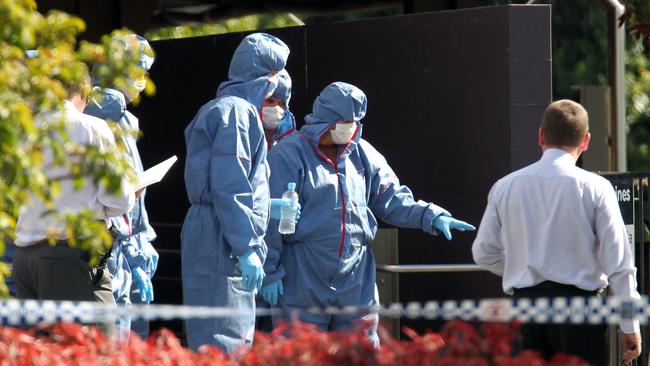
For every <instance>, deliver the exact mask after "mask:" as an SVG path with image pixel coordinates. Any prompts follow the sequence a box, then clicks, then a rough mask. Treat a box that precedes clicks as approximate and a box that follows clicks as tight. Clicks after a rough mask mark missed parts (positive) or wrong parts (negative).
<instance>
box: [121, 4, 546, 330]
mask: <svg viewBox="0 0 650 366" xmlns="http://www.w3.org/2000/svg"><path fill="white" fill-rule="evenodd" d="M550 14H551V13H550V6H499V7H489V8H474V9H467V10H456V11H444V12H436V13H423V14H416V15H408V16H399V17H389V18H380V19H371V20H363V21H354V22H344V23H331V24H322V25H314V26H307V27H296V28H284V29H275V30H272V31H269V33H272V34H274V35H276V36H278V37H280V38H281V39H282V40H284V41H285V42H286V43H287V44H288V45H289V47H290V48H291V55H290V56H289V62H288V64H287V70H288V71H289V73H290V74H291V76H292V78H293V82H294V89H293V97H292V100H291V109H292V110H293V112H294V113H295V114H296V116H297V119H298V121H299V123H300V124H302V118H303V117H304V116H305V115H306V114H307V113H308V112H309V111H310V109H311V103H312V101H313V99H314V98H315V97H316V96H317V95H318V93H319V92H320V90H321V89H322V88H323V87H324V86H326V85H327V84H329V83H330V82H332V81H337V80H340V81H346V82H350V83H352V84H355V85H357V86H358V87H360V88H361V89H362V90H364V91H365V92H366V94H367V95H368V100H369V104H368V114H367V117H366V118H365V120H364V123H365V128H364V136H363V137H364V138H366V139H367V140H368V141H370V142H371V143H372V144H373V145H374V146H375V147H377V149H378V150H379V151H380V152H382V153H383V154H384V155H385V157H386V159H387V160H388V162H389V164H390V165H391V166H392V167H393V169H394V170H395V171H396V173H397V174H398V176H399V177H400V179H401V181H402V182H403V183H405V184H407V185H408V186H409V187H410V188H411V189H412V190H413V191H414V192H415V195H416V197H417V198H419V199H422V200H425V201H432V202H434V203H436V204H439V205H441V206H443V207H445V208H447V209H448V210H450V211H451V212H452V214H453V215H454V216H456V217H458V218H461V219H464V220H466V221H469V222H471V223H473V224H475V225H478V224H479V222H480V219H481V216H482V213H483V209H484V207H485V200H486V196H487V193H488V190H489V188H490V187H491V185H492V184H493V183H494V182H495V181H496V180H497V179H498V178H500V177H501V176H503V175H505V174H507V173H509V172H510V171H512V170H514V169H517V168H520V167H522V166H524V165H526V164H528V163H531V162H533V161H534V160H536V159H537V158H538V157H539V155H540V153H539V149H538V147H537V146H536V131H537V126H538V124H539V120H540V118H541V114H542V112H543V109H544V108H545V106H546V105H547V104H548V103H549V102H550V100H551V31H550V29H551V28H550V26H551V25H550V20H551V19H550ZM244 36H245V34H240V33H237V34H227V35H219V36H208V37H199V38H188V39H179V40H168V41H159V42H154V43H153V44H152V46H153V47H154V49H155V51H156V55H157V59H156V62H155V63H154V66H153V68H152V69H151V76H152V79H153V80H154V81H155V83H156V86H157V92H156V95H155V96H154V97H152V98H147V97H145V98H143V101H142V103H141V104H140V105H139V106H137V107H136V108H134V113H135V114H136V115H137V116H139V118H140V120H141V123H140V126H141V128H142V130H143V138H142V139H141V141H140V150H141V154H142V158H143V161H144V163H145V166H149V165H152V164H155V163H157V162H159V161H161V160H163V159H164V158H166V157H167V156H169V155H172V154H176V155H178V156H179V160H180V161H179V163H177V164H176V166H174V167H173V168H172V170H171V171H170V173H169V176H168V177H167V178H166V179H165V181H164V182H163V183H162V184H158V185H155V186H152V187H150V188H149V189H148V192H147V207H148V211H149V216H150V219H151V221H152V222H153V224H154V226H155V228H156V230H157V232H158V236H159V238H158V240H157V241H156V243H155V244H156V247H157V248H159V251H160V252H161V260H160V265H159V269H158V272H157V273H156V277H155V278H154V286H155V288H156V302H159V303H181V301H182V298H181V296H182V295H181V293H182V292H181V288H180V280H179V277H180V258H179V249H180V239H179V238H180V229H181V226H182V222H183V219H184V215H185V212H186V210H187V208H188V202H187V198H186V195H185V190H184V183H183V161H184V151H185V146H184V139H183V130H184V128H185V126H186V125H187V124H188V123H189V122H190V121H191V119H192V118H193V116H194V114H195V113H196V111H197V110H198V109H199V108H200V106H201V105H203V104H204V103H205V102H207V101H208V100H210V99H212V98H214V96H215V93H216V89H217V86H218V84H219V83H220V82H221V81H223V80H225V78H226V76H227V71H228V65H229V62H230V58H231V56H232V53H233V51H234V49H235V48H236V46H237V45H238V43H239V41H240V40H241V38H242V37H244ZM473 238H474V234H472V233H454V240H453V241H451V242H447V241H446V240H445V239H444V238H440V237H431V236H429V235H427V234H424V233H422V232H419V231H416V230H406V229H400V231H399V257H400V263H401V264H409V263H414V264H415V263H417V264H420V263H471V262H472V258H471V250H470V248H471V243H472V241H473ZM499 295H501V291H500V282H499V279H498V278H497V277H496V276H493V275H491V274H488V273H486V272H478V273H468V274H458V273H455V274H409V275H402V276H401V277H400V300H401V301H403V302H407V301H426V300H432V299H459V298H476V297H494V296H499ZM403 324H406V325H409V326H415V327H416V328H422V327H424V326H428V325H431V324H429V323H426V322H421V321H417V322H415V321H405V322H403ZM157 325H160V323H158V324H155V325H154V326H157ZM164 325H165V326H171V327H172V328H175V330H176V331H180V330H179V328H178V327H179V325H178V323H165V324H164Z"/></svg>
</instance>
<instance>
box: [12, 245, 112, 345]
mask: <svg viewBox="0 0 650 366" xmlns="http://www.w3.org/2000/svg"><path fill="white" fill-rule="evenodd" d="M12 276H13V280H14V282H15V285H16V297H17V298H19V299H36V300H70V301H94V302H100V303H105V304H115V300H114V299H113V291H112V289H111V275H110V273H109V272H108V268H107V267H106V265H105V264H103V265H99V266H97V267H90V265H89V264H88V261H87V256H86V255H85V253H84V252H82V251H80V250H78V249H75V248H71V247H69V246H68V245H67V244H66V243H65V242H59V243H57V244H56V245H49V244H47V243H46V242H42V243H37V244H33V245H30V246H27V247H17V248H16V254H15V257H14V261H13V273H12ZM100 326H101V327H102V329H103V330H104V331H105V332H106V333H108V334H112V333H113V331H114V324H100Z"/></svg>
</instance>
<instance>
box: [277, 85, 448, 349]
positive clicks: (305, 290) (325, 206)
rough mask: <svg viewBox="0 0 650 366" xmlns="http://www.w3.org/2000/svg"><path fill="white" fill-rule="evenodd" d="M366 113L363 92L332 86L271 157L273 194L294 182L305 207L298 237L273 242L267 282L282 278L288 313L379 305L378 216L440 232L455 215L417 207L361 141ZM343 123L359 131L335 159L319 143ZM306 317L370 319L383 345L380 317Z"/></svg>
mask: <svg viewBox="0 0 650 366" xmlns="http://www.w3.org/2000/svg"><path fill="white" fill-rule="evenodd" d="M365 113H366V96H365V94H364V93H363V92H362V91H361V90H360V89H358V88H357V87H355V86H353V85H350V84H346V83H342V82H336V83H333V84H330V85H329V86H327V87H326V88H325V89H324V90H323V91H322V92H321V94H320V95H319V96H318V97H317V98H316V100H315V101H314V105H313V111H312V113H311V114H309V115H307V117H305V122H306V125H305V126H304V127H303V128H302V129H301V130H300V132H299V133H298V134H296V135H294V136H292V137H289V138H286V139H284V140H283V141H282V143H281V144H278V145H277V146H275V147H274V148H273V150H271V152H270V153H269V165H270V166H271V171H272V174H271V179H270V187H271V195H272V196H274V197H275V196H279V195H281V194H282V192H284V191H285V190H286V189H287V183H288V182H295V183H296V192H297V193H298V196H299V201H300V203H301V205H302V215H301V217H300V221H298V223H297V225H296V231H295V233H294V234H292V235H286V236H281V235H280V234H279V233H278V232H277V230H269V232H268V234H267V237H266V240H267V244H268V246H269V251H268V254H267V259H266V262H265V265H264V271H265V272H266V273H267V277H266V278H265V279H264V283H265V284H270V283H272V282H274V281H277V280H281V279H282V280H283V284H284V295H283V296H282V297H280V299H279V303H280V306H281V307H283V308H284V309H285V310H290V309H302V310H305V309H308V308H310V307H319V308H325V307H328V306H335V307H345V306H370V305H377V304H378V303H379V297H378V292H377V287H376V285H375V259H374V255H373V252H372V249H371V247H370V246H369V245H368V244H369V243H370V241H371V240H373V239H374V237H375V233H376V231H377V220H376V219H375V216H376V217H378V218H380V219H382V220H383V221H384V222H386V223H388V224H391V225H395V226H400V227H406V228H419V229H422V230H424V231H425V232H428V233H431V234H435V233H437V230H435V229H434V228H433V221H434V219H435V218H436V217H437V216H439V215H441V214H447V215H448V212H447V211H445V210H444V209H442V208H441V207H438V206H436V205H434V204H432V203H426V202H423V201H415V199H414V198H413V194H412V193H411V191H410V190H409V188H408V187H406V186H403V185H401V184H400V182H399V179H398V178H397V176H396V175H395V173H394V172H393V170H392V169H391V168H390V166H389V165H388V163H387V162H386V160H385V159H384V157H383V156H382V155H381V154H380V153H379V152H377V150H375V149H374V148H373V147H372V145H370V143H368V142H367V141H365V140H363V139H362V138H361V129H362V128H361V124H360V120H361V119H362V118H363V117H364V116H365ZM341 120H349V121H354V122H355V123H357V126H358V127H357V130H356V132H355V135H354V137H353V138H352V141H351V142H350V143H348V145H347V146H339V148H338V158H337V159H336V160H335V161H332V160H330V159H329V158H328V157H326V155H325V154H324V153H323V152H322V151H321V150H320V149H319V139H320V137H321V135H322V134H323V133H329V132H328V131H329V129H330V127H331V126H332V124H333V123H336V122H339V121H341ZM275 225H277V222H275ZM299 318H300V320H302V321H305V322H309V323H313V324H315V325H317V326H319V327H320V328H322V329H324V330H339V329H343V328H347V327H350V326H351V325H352V323H353V322H354V321H355V320H358V319H361V318H366V319H368V320H370V324H371V326H370V327H369V329H368V337H369V339H370V341H372V342H373V343H374V344H375V345H377V346H378V344H379V339H378V336H377V331H376V327H377V321H378V319H377V316H376V315H372V314H371V315H368V316H364V314H357V315H335V316H331V315H325V314H310V313H307V312H304V311H302V312H300V313H299ZM276 320H277V319H274V322H275V321H276Z"/></svg>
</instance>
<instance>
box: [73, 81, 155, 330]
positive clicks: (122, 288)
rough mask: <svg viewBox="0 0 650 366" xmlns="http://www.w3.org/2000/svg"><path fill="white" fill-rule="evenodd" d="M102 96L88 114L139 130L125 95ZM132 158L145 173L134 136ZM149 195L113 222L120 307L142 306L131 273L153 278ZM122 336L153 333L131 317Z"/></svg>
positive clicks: (122, 323) (127, 139)
mask: <svg viewBox="0 0 650 366" xmlns="http://www.w3.org/2000/svg"><path fill="white" fill-rule="evenodd" d="M99 91H100V96H99V97H98V98H93V99H92V100H91V101H90V103H88V106H86V109H85V110H84V113H86V114H89V115H91V116H95V117H98V118H101V119H104V120H112V121H114V122H116V124H117V126H118V127H119V128H122V129H124V130H125V131H126V130H129V129H133V130H135V131H138V130H139V123H138V118H137V117H136V116H134V115H133V114H131V112H129V111H127V110H126V106H127V102H126V99H125V97H124V94H123V93H122V92H120V91H118V90H115V89H110V88H105V89H100V90H99ZM122 140H123V143H124V145H125V146H126V148H127V152H128V155H129V157H130V161H129V162H130V163H131V166H132V167H133V169H134V170H135V172H136V174H139V173H141V172H142V171H143V167H142V161H141V160H140V153H139V152H138V147H137V146H136V139H135V137H134V136H132V135H130V134H125V135H124V136H123V138H122ZM145 195H146V191H145V192H143V193H142V194H141V195H140V197H139V198H138V200H137V201H136V204H135V206H134V207H133V209H132V210H131V211H129V212H128V213H126V214H124V215H122V216H121V217H114V218H111V224H112V229H111V231H112V232H113V233H114V235H117V237H116V238H115V241H114V242H113V249H112V252H111V255H110V257H109V258H108V262H107V265H108V269H109V271H110V273H111V275H112V276H113V279H112V280H111V287H112V288H113V297H114V298H115V302H116V303H117V304H118V305H120V304H123V305H124V304H132V303H134V304H139V303H142V300H140V292H139V289H138V288H137V286H135V285H134V283H133V280H132V275H131V271H132V269H135V268H136V267H141V268H142V269H143V270H144V271H145V272H146V273H147V275H148V276H149V277H150V278H151V277H153V274H154V271H155V268H153V263H152V258H150V256H149V255H147V253H155V252H156V251H155V249H154V248H153V246H152V245H151V242H152V241H153V240H154V239H156V233H155V231H154V230H153V228H152V227H151V225H149V217H148V215H147V211H146V209H145V206H144V200H145ZM116 330H117V331H118V334H120V335H125V334H128V332H129V331H130V330H133V331H134V332H136V333H137V334H138V335H139V336H140V337H143V338H146V337H147V336H148V333H149V324H148V321H147V320H144V319H137V320H133V322H132V321H131V319H130V318H128V317H123V318H118V319H117V322H116Z"/></svg>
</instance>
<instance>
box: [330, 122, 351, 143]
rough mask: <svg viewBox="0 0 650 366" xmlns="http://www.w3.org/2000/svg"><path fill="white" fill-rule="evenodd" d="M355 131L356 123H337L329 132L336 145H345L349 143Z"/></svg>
mask: <svg viewBox="0 0 650 366" xmlns="http://www.w3.org/2000/svg"><path fill="white" fill-rule="evenodd" d="M356 130H357V124H356V123H337V124H336V127H335V128H334V129H333V130H330V134H331V135H332V141H334V143H335V144H337V145H345V144H347V143H348V142H349V141H350V139H351V138H352V136H353V135H354V132H355V131H356Z"/></svg>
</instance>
